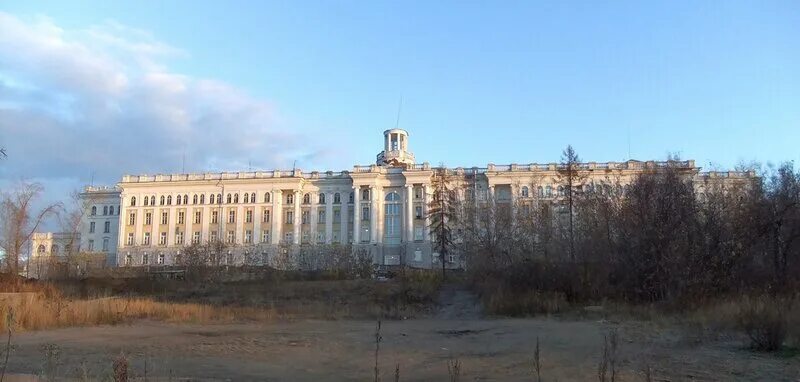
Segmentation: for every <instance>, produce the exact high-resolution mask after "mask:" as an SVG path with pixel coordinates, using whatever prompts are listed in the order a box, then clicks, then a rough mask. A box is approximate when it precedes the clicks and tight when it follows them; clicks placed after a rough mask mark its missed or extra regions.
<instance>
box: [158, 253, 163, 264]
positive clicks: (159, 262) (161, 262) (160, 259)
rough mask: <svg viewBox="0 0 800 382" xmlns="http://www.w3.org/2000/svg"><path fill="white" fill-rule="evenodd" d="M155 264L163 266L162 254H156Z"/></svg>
mask: <svg viewBox="0 0 800 382" xmlns="http://www.w3.org/2000/svg"><path fill="white" fill-rule="evenodd" d="M156 262H158V265H164V254H163V253H159V254H158V259H157V260H156Z"/></svg>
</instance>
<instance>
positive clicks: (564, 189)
mask: <svg viewBox="0 0 800 382" xmlns="http://www.w3.org/2000/svg"><path fill="white" fill-rule="evenodd" d="M576 190H577V191H578V192H597V193H599V194H602V195H611V194H613V193H615V192H616V193H618V194H622V193H624V192H627V191H628V186H627V185H626V186H625V187H624V188H623V187H622V186H620V185H617V186H616V187H612V186H611V185H608V184H604V185H595V184H592V183H590V184H587V185H586V186H585V187H584V186H577V187H576ZM557 192H558V196H564V195H566V194H567V193H568V192H569V186H558V188H557ZM536 193H537V195H538V196H539V197H540V198H552V197H553V186H545V187H542V186H539V187H536ZM520 196H522V197H523V198H528V197H530V191H529V189H528V187H527V186H523V187H522V188H520Z"/></svg>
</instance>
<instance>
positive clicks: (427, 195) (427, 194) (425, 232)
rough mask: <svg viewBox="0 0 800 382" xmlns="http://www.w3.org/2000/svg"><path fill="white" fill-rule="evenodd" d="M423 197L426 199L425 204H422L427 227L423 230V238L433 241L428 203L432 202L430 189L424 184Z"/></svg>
mask: <svg viewBox="0 0 800 382" xmlns="http://www.w3.org/2000/svg"><path fill="white" fill-rule="evenodd" d="M422 199H423V200H424V201H425V204H423V206H422V213H423V214H424V215H425V227H424V228H423V229H422V230H423V240H425V241H431V218H430V217H429V216H428V208H429V207H428V205H429V204H430V199H431V196H430V192H429V190H428V185H427V184H423V185H422Z"/></svg>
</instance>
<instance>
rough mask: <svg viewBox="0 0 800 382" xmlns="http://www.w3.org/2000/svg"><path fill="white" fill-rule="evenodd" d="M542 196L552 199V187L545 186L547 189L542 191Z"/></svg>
mask: <svg viewBox="0 0 800 382" xmlns="http://www.w3.org/2000/svg"><path fill="white" fill-rule="evenodd" d="M544 196H545V197H548V198H551V197H553V186H547V187H546V188H545V189H544Z"/></svg>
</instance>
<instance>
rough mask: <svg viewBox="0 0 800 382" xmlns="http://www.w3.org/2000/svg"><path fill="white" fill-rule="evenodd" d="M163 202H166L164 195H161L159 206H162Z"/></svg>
mask: <svg viewBox="0 0 800 382" xmlns="http://www.w3.org/2000/svg"><path fill="white" fill-rule="evenodd" d="M165 200H166V198H164V195H161V200H160V202H161V204H159V205H160V206H163V205H164V201H165Z"/></svg>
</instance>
